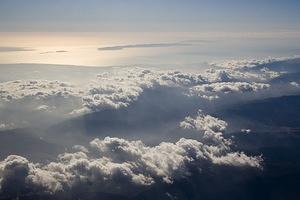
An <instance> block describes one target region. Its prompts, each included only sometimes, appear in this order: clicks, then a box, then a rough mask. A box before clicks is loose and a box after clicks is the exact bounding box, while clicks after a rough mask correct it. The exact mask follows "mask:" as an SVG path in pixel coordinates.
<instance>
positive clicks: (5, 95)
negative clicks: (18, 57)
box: [0, 80, 82, 101]
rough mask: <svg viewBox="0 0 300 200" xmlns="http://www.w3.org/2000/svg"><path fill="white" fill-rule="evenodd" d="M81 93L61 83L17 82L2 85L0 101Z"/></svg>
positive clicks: (72, 86)
mask: <svg viewBox="0 0 300 200" xmlns="http://www.w3.org/2000/svg"><path fill="white" fill-rule="evenodd" d="M79 93H82V92H81V91H80V90H77V89H76V88H75V86H74V85H71V84H69V83H65V82H60V81H47V80H16V81H8V82H3V83H0V99H2V100H4V101H11V100H20V99H24V98H31V99H46V98H49V97H53V96H60V97H68V96H78V94H79Z"/></svg>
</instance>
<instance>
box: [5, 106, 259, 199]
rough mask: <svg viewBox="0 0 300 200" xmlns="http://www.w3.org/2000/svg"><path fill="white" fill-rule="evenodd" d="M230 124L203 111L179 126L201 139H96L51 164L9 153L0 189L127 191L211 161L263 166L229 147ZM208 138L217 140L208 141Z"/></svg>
mask: <svg viewBox="0 0 300 200" xmlns="http://www.w3.org/2000/svg"><path fill="white" fill-rule="evenodd" d="M226 126H227V124H226V122H224V121H222V120H219V119H217V118H214V117H212V116H209V115H205V114H203V113H202V112H201V111H199V113H198V115H197V116H196V117H195V118H192V117H187V118H185V120H184V121H183V122H182V123H181V127H183V128H184V129H195V130H196V131H197V132H199V134H202V135H204V136H205V137H204V140H203V141H202V142H201V141H197V140H193V139H186V138H181V139H180V140H179V141H177V142H175V143H170V142H162V143H160V144H159V145H157V146H147V145H145V144H144V143H143V142H142V141H128V140H125V139H121V138H112V137H105V138H104V139H98V138H96V139H94V140H92V141H91V142H90V144H89V146H88V147H83V146H79V145H77V146H75V147H74V150H75V152H73V153H64V154H61V155H59V156H58V158H57V161H56V162H51V163H48V164H35V163H32V162H30V161H28V160H27V159H26V158H24V157H21V156H16V155H10V156H8V157H7V158H6V159H5V160H3V161H1V162H0V180H1V182H0V183H1V191H2V192H5V191H10V190H11V189H10V188H11V187H12V185H11V184H15V183H16V182H17V184H18V186H17V187H19V188H31V189H33V190H40V191H41V192H45V193H48V194H53V193H56V192H62V191H68V190H70V188H72V187H75V186H76V185H77V186H78V184H79V185H87V184H88V183H92V186H91V187H93V186H97V190H101V189H100V188H98V186H100V185H101V187H102V188H109V190H110V191H114V192H118V193H121V194H125V193H126V189H125V188H126V187H133V188H135V187H146V186H149V185H152V184H155V183H167V184H171V183H172V182H173V181H175V180H177V179H181V178H184V177H188V176H190V168H191V167H194V168H195V167H196V168H198V169H199V170H200V169H201V170H206V167H208V166H211V165H225V166H235V167H255V168H261V161H262V159H261V158H260V157H251V156H247V155H246V154H244V153H243V152H236V151H232V150H231V148H230V145H231V141H230V140H227V139H225V138H224V137H223V136H222V133H223V132H224V131H225V129H226ZM208 139H212V140H213V141H214V143H213V144H209V143H207V142H205V141H206V140H208ZM125 186H126V187H125ZM118 188H121V190H120V189H118ZM123 189H124V190H123ZM11 192H13V191H11Z"/></svg>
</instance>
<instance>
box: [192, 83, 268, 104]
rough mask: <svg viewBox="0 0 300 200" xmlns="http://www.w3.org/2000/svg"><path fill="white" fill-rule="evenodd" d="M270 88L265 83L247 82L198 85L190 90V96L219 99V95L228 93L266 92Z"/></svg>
mask: <svg viewBox="0 0 300 200" xmlns="http://www.w3.org/2000/svg"><path fill="white" fill-rule="evenodd" d="M269 87H270V85H269V84H265V83H247V82H221V83H210V84H203V85H198V86H194V87H192V88H190V95H196V96H200V97H202V98H206V99H210V100H213V99H216V98H219V96H220V95H221V94H230V93H245V92H247V93H249V92H257V91H259V90H266V89H268V88H269Z"/></svg>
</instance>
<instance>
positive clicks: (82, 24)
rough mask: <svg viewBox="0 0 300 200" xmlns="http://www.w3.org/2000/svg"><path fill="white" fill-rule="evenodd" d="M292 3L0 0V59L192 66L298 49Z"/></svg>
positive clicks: (299, 6)
mask: <svg viewBox="0 0 300 200" xmlns="http://www.w3.org/2000/svg"><path fill="white" fill-rule="evenodd" d="M299 10H300V2H299V1H296V0H286V1H280V0H272V1H271V0H253V1H246V0H239V1H237V0H227V1H223V0H222V1H221V0H185V1H182V0H151V1H150V0H109V1H104V0H88V1H86V0H57V1H53V0H26V1H24V0H1V1H0V63H1V64H7V63H46V64H66V65H82V66H124V65H125V66H129V65H142V66H148V65H151V66H160V67H162V66H168V67H169V66H181V67H183V66H185V67H186V66H192V67H194V66H199V65H202V64H203V63H207V62H212V61H217V60H223V59H241V58H262V57H267V56H276V57H278V56H293V55H299V54H300V49H299V45H298V44H299V43H300V22H299V20H298V19H299V18H300V12H299ZM174 57H176V59H174Z"/></svg>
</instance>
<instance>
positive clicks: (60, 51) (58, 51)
mask: <svg viewBox="0 0 300 200" xmlns="http://www.w3.org/2000/svg"><path fill="white" fill-rule="evenodd" d="M67 52H68V51H65V50H57V51H45V52H41V53H40V54H49V53H67Z"/></svg>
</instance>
